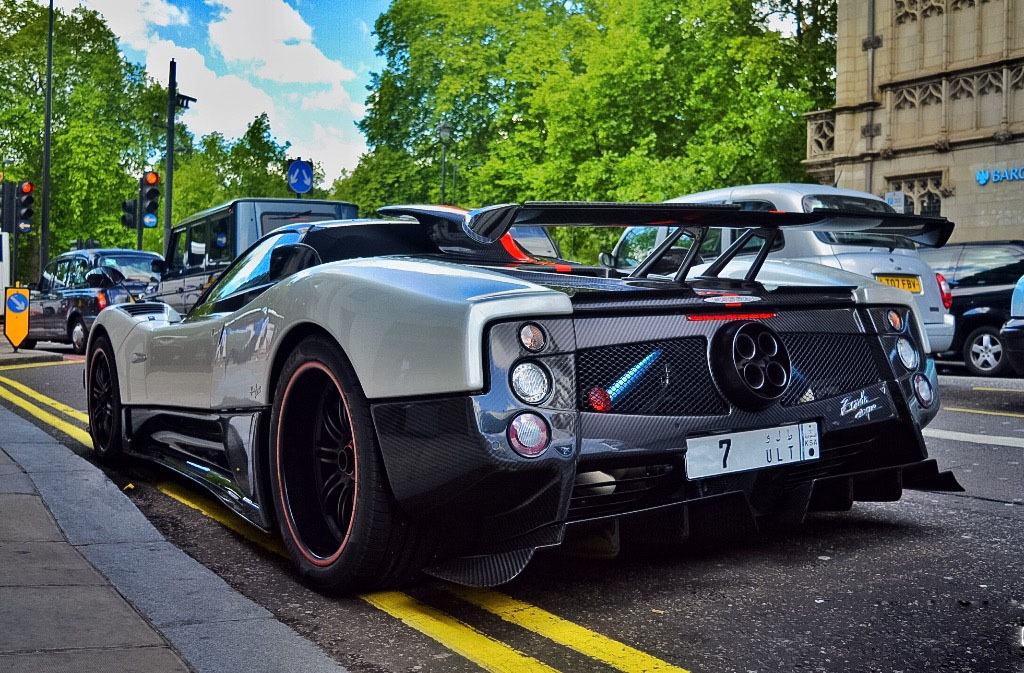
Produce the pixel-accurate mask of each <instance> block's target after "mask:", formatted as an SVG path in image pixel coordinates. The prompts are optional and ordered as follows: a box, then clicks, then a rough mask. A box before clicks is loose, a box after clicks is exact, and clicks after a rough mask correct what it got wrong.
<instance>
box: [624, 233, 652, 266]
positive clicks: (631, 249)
mask: <svg viewBox="0 0 1024 673" xmlns="http://www.w3.org/2000/svg"><path fill="white" fill-rule="evenodd" d="M657 238H658V228H657V227H634V228H633V229H630V230H629V231H628V232H626V236H625V237H624V238H623V239H622V244H621V245H620V246H619V252H618V257H617V259H616V260H615V265H616V266H617V267H619V268H620V269H632V268H633V267H635V266H636V265H638V264H639V263H640V262H642V261H644V259H646V257H647V256H648V255H650V254H651V251H652V250H654V243H655V241H656V240H657Z"/></svg>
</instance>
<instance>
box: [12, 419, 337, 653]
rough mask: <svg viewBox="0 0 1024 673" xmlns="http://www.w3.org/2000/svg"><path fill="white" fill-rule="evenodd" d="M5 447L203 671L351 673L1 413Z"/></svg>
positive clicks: (106, 485)
mask: <svg viewBox="0 0 1024 673" xmlns="http://www.w3.org/2000/svg"><path fill="white" fill-rule="evenodd" d="M0 427H3V428H4V440H3V445H2V448H3V450H4V451H5V452H6V453H7V455H9V456H10V457H11V459H12V460H13V461H14V462H15V463H17V464H18V465H20V466H21V469H23V470H24V471H25V473H26V474H27V475H28V478H29V479H31V480H32V482H33V483H34V484H35V488H36V490H37V491H38V493H39V495H40V497H42V499H43V502H44V504H45V505H46V507H47V508H48V509H49V510H50V512H51V514H52V515H53V517H54V519H56V521H57V525H58V526H59V527H60V529H61V530H62V531H63V533H64V535H65V537H66V538H67V540H68V542H69V543H70V544H71V545H72V546H74V547H75V548H76V549H77V550H78V551H79V552H80V553H81V554H82V555H83V556H84V557H85V558H86V559H87V560H88V561H89V562H90V563H91V564H92V565H93V566H94V567H95V568H96V569H97V570H98V571H99V572H100V573H102V574H103V575H104V576H105V577H106V578H107V580H108V581H109V582H110V583H111V584H112V585H113V586H114V588H115V589H116V590H117V591H118V592H119V593H120V594H121V595H122V596H124V597H125V599H127V600H128V602H129V603H131V604H132V605H133V606H134V607H135V609H136V610H138V612H139V613H140V614H142V615H143V616H144V617H145V618H146V620H147V621H148V622H149V623H150V624H152V625H153V627H154V628H156V629H157V630H158V631H159V632H160V633H161V634H162V635H163V637H164V638H165V639H167V641H168V642H170V643H171V645H172V646H173V647H174V648H175V649H176V650H177V651H178V653H179V654H180V655H181V656H182V657H183V658H184V659H185V661H186V662H187V663H188V665H189V666H191V667H192V668H193V670H195V671H196V673H236V672H237V673H261V672H263V671H266V672H267V673H278V672H279V671H289V670H294V671H304V672H307V671H308V672H310V673H321V672H322V673H328V672H330V673H339V672H340V673H346V669H345V668H343V667H342V666H341V665H340V664H338V663H337V662H335V661H334V660H333V659H331V658H330V657H328V656H327V655H326V654H325V653H324V652H323V651H322V650H321V649H320V648H318V647H317V646H316V645H314V644H313V643H312V642H310V641H308V640H306V639H305V638H303V637H302V636H300V635H299V634H298V633H296V632H295V631H294V630H292V629H291V628H290V627H288V626H287V625H285V624H283V623H281V622H280V621H278V620H277V619H276V618H274V616H273V615H272V614H271V613H270V612H268V611H267V610H266V609H265V608H263V607H261V606H260V605H258V604H256V603H254V602H253V601H251V600H249V599H248V598H246V597H245V596H243V595H242V594H240V593H239V592H237V591H235V590H234V589H233V588H231V587H230V586H228V584H227V583H226V582H225V581H224V580H223V579H221V578H220V577H219V576H218V575H216V574H215V573H213V572H212V571H210V570H209V569H207V568H206V567H205V566H203V565H201V564H200V563H199V562H197V561H196V560H195V559H193V558H192V557H191V556H189V555H188V554H186V553H185V552H183V551H181V550H180V549H178V548H177V547H175V546H174V545H172V544H171V543H170V542H168V541H167V540H166V539H165V538H164V537H163V535H161V534H160V532H159V531H158V530H157V529H156V528H155V527H154V526H153V524H151V523H150V522H149V520H148V519H147V518H146V517H145V515H143V514H142V512H140V511H139V510H138V508H136V507H135V505H134V504H133V503H132V502H131V500H129V499H128V497H127V496H126V495H125V494H123V493H122V492H121V491H120V490H119V489H118V488H117V486H115V485H114V483H113V482H111V481H110V480H109V479H107V477H106V475H104V474H103V472H101V471H100V470H99V469H98V468H96V467H95V466H94V465H92V464H91V463H89V462H88V461H86V460H85V459H83V458H82V457H81V456H79V455H77V454H75V453H74V452H73V451H71V450H70V449H68V448H67V447H65V446H63V445H61V444H60V443H59V442H57V441H56V440H55V439H53V438H52V437H51V436H50V435H48V434H46V433H45V432H43V431H42V430H40V429H39V428H37V427H36V426H35V425H33V424H32V423H30V422H28V421H26V420H24V419H23V418H21V417H20V416H18V415H17V414H14V413H13V412H11V411H9V410H7V409H5V408H2V407H0Z"/></svg>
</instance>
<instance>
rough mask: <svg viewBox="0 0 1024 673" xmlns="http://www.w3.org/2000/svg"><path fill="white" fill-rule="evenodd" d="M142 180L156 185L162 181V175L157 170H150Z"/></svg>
mask: <svg viewBox="0 0 1024 673" xmlns="http://www.w3.org/2000/svg"><path fill="white" fill-rule="evenodd" d="M142 181H143V182H145V183H146V184H147V185H155V184H156V183H158V182H160V176H159V175H157V173H156V171H149V172H148V173H146V174H145V175H143V176H142Z"/></svg>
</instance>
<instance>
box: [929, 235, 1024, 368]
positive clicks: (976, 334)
mask: <svg viewBox="0 0 1024 673" xmlns="http://www.w3.org/2000/svg"><path fill="white" fill-rule="evenodd" d="M921 257H922V258H923V259H924V260H925V261H926V262H928V264H929V265H930V266H931V267H932V268H933V269H935V270H936V271H938V272H939V273H941V274H942V275H943V276H945V278H946V280H947V282H948V283H949V286H950V288H952V292H953V309H952V310H953V315H955V316H956V333H955V334H954V335H953V342H952V344H951V346H950V349H951V351H952V354H953V355H954V356H955V357H958V358H963V361H964V364H965V365H966V366H967V370H968V371H969V372H971V373H972V374H974V375H975V376H998V375H1000V374H1005V373H1006V372H1007V371H1009V369H1010V360H1009V359H1008V358H1007V357H1005V352H1004V350H1005V344H1004V343H1003V338H1002V336H1000V333H999V332H1000V328H1001V327H1002V325H1003V323H1005V322H1006V321H1007V320H1008V319H1009V318H1010V317H1011V315H1010V301H1011V297H1012V295H1013V289H1014V285H1015V284H1016V283H1017V280H1018V279H1019V278H1020V277H1021V276H1022V275H1024V241H986V242H981V243H959V244H955V245H947V246H945V247H944V248H942V249H935V250H926V249H922V250H921Z"/></svg>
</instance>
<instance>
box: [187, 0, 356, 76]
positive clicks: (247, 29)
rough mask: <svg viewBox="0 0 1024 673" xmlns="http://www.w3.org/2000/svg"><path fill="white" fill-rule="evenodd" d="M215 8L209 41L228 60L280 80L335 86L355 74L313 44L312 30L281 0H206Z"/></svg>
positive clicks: (261, 74) (258, 74)
mask: <svg viewBox="0 0 1024 673" xmlns="http://www.w3.org/2000/svg"><path fill="white" fill-rule="evenodd" d="M207 4H209V5H210V6H212V7H215V8H219V9H220V15H219V16H218V17H217V18H216V19H214V20H212V21H211V22H210V43H211V44H212V45H213V47H214V48H215V49H217V50H218V51H219V52H220V53H221V55H222V56H223V57H224V60H225V61H227V62H228V63H235V64H241V65H244V66H246V67H248V68H249V69H250V71H251V72H252V74H254V75H255V76H256V77H259V78H262V79H267V80H271V81H273V82H280V83H326V84H336V83H338V82H347V81H349V80H352V79H354V78H355V76H356V74H355V73H354V72H353V71H352V70H349V69H348V68H346V67H345V66H344V65H342V64H341V63H340V62H338V61H334V60H331V59H330V58H328V57H327V56H326V55H325V54H324V53H323V52H322V51H320V49H319V48H317V46H316V45H314V44H313V29H312V27H310V25H309V24H308V23H306V22H305V20H304V19H303V18H302V16H300V15H299V13H298V12H297V11H296V10H295V9H294V8H293V7H291V6H289V5H288V4H287V3H285V2H284V0H207Z"/></svg>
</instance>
